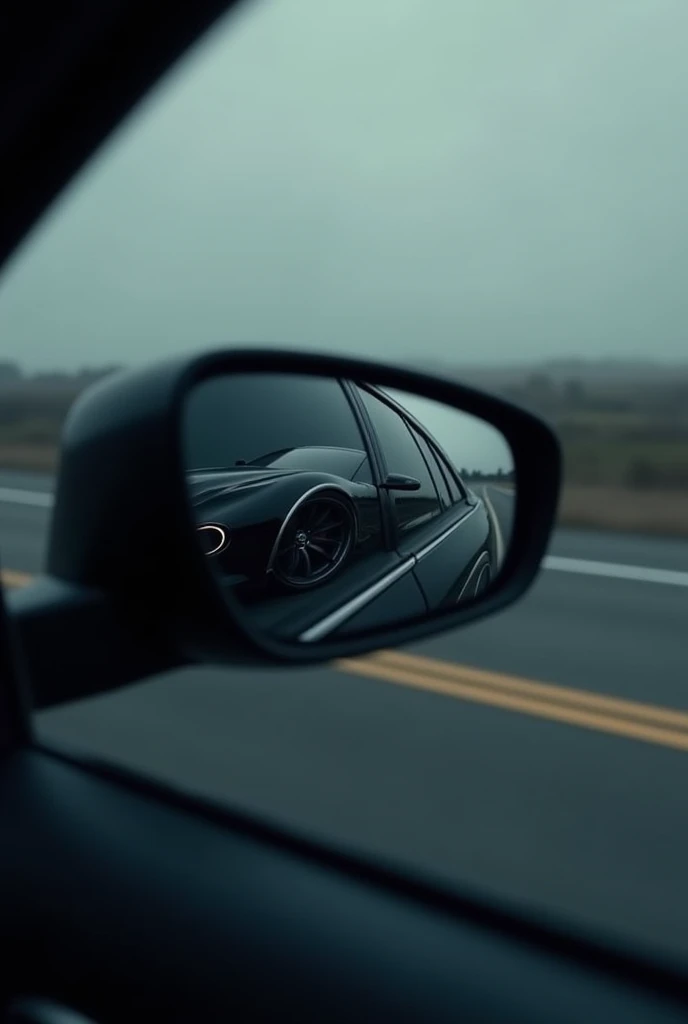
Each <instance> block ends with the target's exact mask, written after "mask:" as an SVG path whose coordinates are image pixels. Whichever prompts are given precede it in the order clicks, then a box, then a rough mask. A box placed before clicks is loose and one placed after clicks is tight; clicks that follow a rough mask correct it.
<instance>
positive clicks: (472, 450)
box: [13, 349, 561, 706]
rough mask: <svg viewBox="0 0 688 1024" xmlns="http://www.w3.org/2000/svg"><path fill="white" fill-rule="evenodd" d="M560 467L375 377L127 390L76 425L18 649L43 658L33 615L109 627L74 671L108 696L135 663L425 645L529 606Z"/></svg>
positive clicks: (513, 415)
mask: <svg viewBox="0 0 688 1024" xmlns="http://www.w3.org/2000/svg"><path fill="white" fill-rule="evenodd" d="M560 463H561V458H560V450H559V445H558V442H557V440H556V437H555V435H554V434H553V432H552V430H551V429H550V428H549V427H548V426H547V425H546V424H545V423H544V422H542V421H541V420H540V419H538V418H537V417H535V416H533V415H532V414H530V413H528V412H526V411H524V410H522V409H519V408H517V407H515V406H513V405H511V404H509V403H507V402H505V401H502V400H500V399H498V398H495V397H492V396H490V395H487V394H484V393H481V392H479V391H476V390H474V389H472V388H468V387H464V386H462V385H460V384H458V383H452V382H451V381H449V380H447V379H444V378H443V379H439V378H436V377H433V376H431V375H428V374H422V373H416V372H414V371H411V370H404V369H399V368H397V367H392V366H385V365H383V364H379V363H374V362H367V361H361V360H354V359H344V358H342V359H340V358H337V357H333V356H322V355H310V354H305V353H292V352H285V351H280V350H278V351H260V350H255V349H253V350H245V351H226V352H217V353H211V354H209V355H205V356H202V357H200V358H183V359H179V360H175V361H172V362H168V363H164V364H161V365H159V366H153V367H151V368H148V369H145V370H141V371H136V372H126V373H123V374H118V375H116V376H113V377H111V378H107V379H106V380H104V381H102V382H100V383H99V384H97V385H95V386H94V387H92V388H91V389H90V390H89V391H87V392H86V393H85V394H84V395H83V396H82V397H81V398H80V399H79V400H78V401H77V403H76V404H75V406H74V407H73V409H72V411H71V413H70V415H69V417H68V420H67V424H66V428H65V432H64V436H63V446H62V452H61V468H60V473H59V476H58V482H57V490H56V496H55V505H54V513H53V520H52V527H51V537H50V544H49V557H48V571H49V575H50V577H51V579H49V580H48V581H47V582H46V586H48V587H52V590H50V592H49V593H48V591H46V590H44V597H43V598H41V593H40V588H39V589H38V590H37V589H36V588H30V591H27V592H25V595H24V597H23V598H22V597H20V598H18V599H17V601H18V606H17V611H18V621H19V624H20V629H21V628H24V629H33V635H32V637H31V639H32V643H31V644H27V650H30V651H32V652H39V653H37V654H36V653H33V654H32V655H31V657H33V658H36V657H38V658H39V659H40V649H41V645H40V642H37V641H39V637H38V632H39V625H40V621H41V615H40V601H41V600H42V599H43V600H50V601H51V602H52V607H53V608H54V604H55V601H59V600H62V599H64V600H65V601H66V602H67V603H66V604H65V609H66V611H65V614H68V607H74V602H75V601H76V602H77V603H81V604H82V605H85V606H87V607H90V608H91V614H92V615H99V616H100V617H101V618H102V617H106V618H107V617H109V619H108V621H109V622H110V625H111V636H112V650H105V651H99V652H95V651H94V652H91V655H92V656H89V653H88V651H86V650H85V649H83V650H82V651H81V659H82V661H83V662H84V664H81V663H80V666H77V665H75V666H74V673H75V678H76V676H78V674H79V672H81V673H82V675H83V674H84V673H85V672H86V671H88V673H89V678H91V677H92V676H93V674H94V673H97V672H98V671H99V670H100V669H99V667H98V664H96V663H95V662H94V661H93V658H95V659H96V662H97V661H98V658H99V659H100V661H101V662H102V663H103V664H102V672H103V679H104V682H103V683H102V684H101V686H100V689H101V690H102V689H108V688H112V687H114V686H116V685H121V683H122V681H126V680H124V679H123V676H124V675H126V674H127V673H128V674H129V675H130V676H132V678H136V676H135V675H133V673H135V671H137V670H136V669H135V668H132V667H131V666H132V661H136V659H135V658H132V652H135V651H138V652H139V654H140V658H139V662H140V665H139V671H143V669H142V668H141V666H143V665H144V664H145V671H146V673H148V674H150V673H151V672H154V671H163V670H166V669H169V668H170V667H174V665H182V664H185V663H189V662H192V661H210V662H215V663H224V664H237V663H243V664H246V663H253V664H261V663H262V664H265V663H271V664H273V665H275V664H279V663H282V664H314V663H318V662H323V661H327V660H330V659H334V658H342V657H351V656H356V655H361V654H364V653H366V652H369V651H372V650H374V649H376V648H380V647H394V646H397V645H399V644H403V643H408V642H414V641H418V640H421V639H423V638H424V637H428V636H430V635H431V634H433V633H437V632H439V631H441V630H447V629H455V628H457V627H459V626H461V625H464V624H466V623H469V622H474V621H476V620H477V619H479V618H482V617H484V616H486V615H489V614H492V613H494V612H496V611H498V610H500V609H503V608H505V607H506V606H507V605H509V604H510V603H511V602H513V601H515V600H516V599H517V598H518V597H520V596H521V595H522V594H523V593H524V591H525V590H526V589H527V588H528V587H529V586H530V584H531V583H532V581H533V579H534V578H535V576H536V574H537V572H538V570H539V565H540V561H541V558H542V556H543V554H544V553H545V550H546V547H547V543H548V539H549V534H550V530H551V528H552V525H553V521H554V516H555V512H556V506H557V499H558V493H559V481H560V469H561V466H560ZM56 588H57V589H56ZM45 595H47V596H45ZM22 601H23V602H24V604H23V605H22ZM70 601H71V602H72V604H71V606H69V602H70ZM13 603H14V602H13ZM51 621H53V622H54V616H53V617H52V620H51ZM22 624H23V625H22ZM117 644H120V645H123V649H126V650H127V652H128V654H127V658H126V659H125V658H121V659H120V660H119V661H118V657H117V656H116V655H113V651H114V650H115V647H116V645H117ZM43 646H45V645H43ZM125 662H126V664H125ZM30 668H31V669H32V674H33V675H34V678H35V677H36V676H40V675H41V673H40V671H39V668H40V665H37V664H34V665H32V666H30ZM49 670H50V666H49V665H47V664H46V666H45V672H44V673H43V674H44V675H45V677H46V685H47V677H48V676H51V673H50V671H49ZM51 678H52V676H51ZM52 685H53V686H55V685H56V684H55V682H54V681H53V683H52ZM75 686H76V684H75V683H72V684H71V695H72V696H73V695H74V688H75ZM39 689H40V686H39ZM67 689H70V687H69V686H67V684H65V685H64V687H63V692H61V693H55V692H53V693H52V694H48V695H46V694H45V693H42V694H39V697H38V703H39V704H40V705H41V706H48V705H49V704H54V703H57V702H59V701H60V700H65V699H69V697H68V696H65V693H66V690H67Z"/></svg>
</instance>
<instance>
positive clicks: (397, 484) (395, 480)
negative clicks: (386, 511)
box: [380, 473, 420, 491]
mask: <svg viewBox="0 0 688 1024" xmlns="http://www.w3.org/2000/svg"><path fill="white" fill-rule="evenodd" d="M380 487H381V488H382V489H383V490H385V491H419V490H420V480H416V479H414V477H412V476H404V475H403V474H402V473H390V474H389V476H388V477H386V479H385V480H383V481H382V483H381V484H380Z"/></svg>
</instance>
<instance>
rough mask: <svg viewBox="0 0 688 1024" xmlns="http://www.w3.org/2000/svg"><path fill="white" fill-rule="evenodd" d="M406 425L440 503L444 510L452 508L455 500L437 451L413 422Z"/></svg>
mask: <svg viewBox="0 0 688 1024" xmlns="http://www.w3.org/2000/svg"><path fill="white" fill-rule="evenodd" d="M408 427H409V429H410V431H411V434H412V436H413V439H414V441H415V442H416V444H417V445H418V447H419V449H420V452H421V455H422V456H423V458H424V459H425V464H426V466H427V467H428V470H429V472H430V476H431V477H432V479H433V481H434V484H435V490H436V491H437V493H438V494H439V496H440V502H441V503H442V506H443V508H444V510H445V511H446V510H447V509H450V508H453V506H454V505H455V504H456V501H454V499H453V497H452V492H451V487H450V486H449V483H448V482H447V478H446V475H445V473H444V470H443V468H442V464H441V463H440V461H439V459H438V458H437V453H436V452H435V451H434V449H433V447H432V445H431V444H430V441H429V439H428V438H427V437H426V436H425V434H423V433H422V432H421V431H420V430H418V429H417V427H415V426H414V424H413V423H409V424H408ZM424 446H425V447H424ZM426 448H427V451H426ZM428 453H429V455H428ZM430 459H432V461H430ZM445 495H446V496H445Z"/></svg>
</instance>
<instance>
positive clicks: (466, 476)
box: [461, 468, 516, 484]
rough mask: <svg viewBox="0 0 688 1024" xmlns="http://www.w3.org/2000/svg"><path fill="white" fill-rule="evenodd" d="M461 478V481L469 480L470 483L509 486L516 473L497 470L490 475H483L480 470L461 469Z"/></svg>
mask: <svg viewBox="0 0 688 1024" xmlns="http://www.w3.org/2000/svg"><path fill="white" fill-rule="evenodd" d="M461 478H462V479H463V480H469V481H470V482H471V483H485V484H487V483H501V484H511V483H513V482H514V481H515V479H516V471H515V470H513V469H511V470H504V469H501V468H500V469H498V470H496V471H494V472H492V473H485V472H483V470H482V469H470V470H469V469H466V468H464V469H462V470H461Z"/></svg>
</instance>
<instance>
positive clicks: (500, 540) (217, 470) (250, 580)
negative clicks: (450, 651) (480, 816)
mask: <svg viewBox="0 0 688 1024" xmlns="http://www.w3.org/2000/svg"><path fill="white" fill-rule="evenodd" d="M184 442H185V459H186V468H187V484H188V493H189V498H190V501H191V505H192V509H193V516H194V520H195V522H196V524H197V530H198V539H199V544H200V546H201V548H202V550H203V552H204V553H205V555H206V557H207V560H208V564H209V566H210V567H211V569H212V571H213V572H214V573H215V574H216V575H217V578H218V581H219V583H220V585H221V587H222V588H223V589H224V590H225V592H226V593H231V594H232V595H233V597H234V598H235V599H236V600H237V601H238V602H239V604H240V605H241V607H242V610H243V611H244V613H245V614H246V615H247V616H248V617H250V620H251V625H252V626H253V627H254V628H258V629H260V630H264V631H267V632H270V633H272V634H274V635H275V636H276V637H279V638H281V639H289V640H298V641H301V642H304V643H317V642H318V641H325V640H334V639H338V638H344V637H345V636H350V635H352V634H355V633H359V632H362V631H369V630H371V629H373V630H374V629H375V628H376V627H377V628H383V627H389V626H392V625H396V624H399V623H402V622H403V621H405V620H408V619H415V618H417V617H418V616H427V615H434V614H436V613H437V612H442V611H446V610H450V609H456V608H457V606H464V605H465V604H467V603H468V602H474V601H477V600H480V599H481V596H482V595H484V593H485V592H486V590H487V589H488V587H489V586H490V584H491V583H492V582H493V581H494V580H495V578H496V577H497V575H498V573H499V569H500V565H501V563H502V561H503V559H504V556H505V553H506V550H507V548H508V545H509V541H510V537H511V526H512V521H513V517H514V508H515V501H516V492H515V474H514V466H513V460H512V455H511V450H510V447H509V445H508V443H507V441H506V440H505V438H504V437H503V436H502V434H501V433H499V431H497V430H496V429H495V428H494V427H493V426H491V425H490V424H488V423H486V422H484V421H482V420H479V419H476V418H475V417H474V416H471V415H468V414H467V413H464V412H462V411H461V410H459V409H456V408H453V407H450V406H444V405H440V404H438V403H437V402H434V401H430V400H428V399H425V398H422V397H420V396H418V395H412V394H407V393H401V392H397V391H391V390H387V389H381V388H379V387H373V386H369V385H366V384H365V383H363V382H355V383H354V382H352V381H347V380H335V379H331V378H325V377H313V376H307V375H295V374H277V373H252V374H232V375H225V376H221V377H215V378H212V379H210V380H207V381H205V382H203V383H202V384H200V385H198V386H197V387H196V388H195V389H194V391H193V392H192V394H191V395H190V396H189V397H188V399H187V405H186V409H185V417H184Z"/></svg>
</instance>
